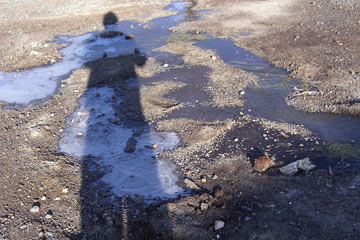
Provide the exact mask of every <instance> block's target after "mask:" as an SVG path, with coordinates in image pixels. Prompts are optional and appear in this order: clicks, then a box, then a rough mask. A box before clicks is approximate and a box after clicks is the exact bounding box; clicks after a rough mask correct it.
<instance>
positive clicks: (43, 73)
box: [0, 2, 191, 106]
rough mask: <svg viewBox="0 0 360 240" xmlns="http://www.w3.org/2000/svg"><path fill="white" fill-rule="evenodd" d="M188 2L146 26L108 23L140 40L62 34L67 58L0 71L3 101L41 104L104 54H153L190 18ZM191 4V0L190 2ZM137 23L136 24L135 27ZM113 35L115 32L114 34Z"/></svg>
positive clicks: (170, 8)
mask: <svg viewBox="0 0 360 240" xmlns="http://www.w3.org/2000/svg"><path fill="white" fill-rule="evenodd" d="M189 4H190V3H188V2H174V3H171V4H170V5H169V6H168V7H167V8H165V9H164V10H167V11H178V12H179V14H177V15H173V16H169V17H160V18H155V19H154V20H152V21H150V22H149V23H148V24H147V25H148V26H149V27H146V28H144V27H142V26H140V25H139V24H138V23H136V22H127V21H126V22H121V23H117V24H114V25H108V26H106V30H105V32H106V31H118V33H120V32H124V33H125V34H132V35H134V36H136V38H135V39H136V40H134V39H131V40H126V39H125V36H123V35H121V34H119V35H116V34H115V36H114V37H105V38H104V37H101V34H102V33H103V32H101V31H98V32H90V33H86V34H83V35H80V36H75V37H69V36H60V37H58V38H57V39H56V41H55V42H56V43H60V44H66V47H64V48H63V49H61V50H60V53H61V54H62V57H63V60H62V61H60V62H57V63H55V64H52V65H46V66H43V67H37V68H32V69H27V70H24V71H21V72H12V73H7V72H1V71H0V101H3V102H6V103H8V104H10V105H21V106H24V105H27V104H30V103H32V104H37V103H39V102H40V101H42V100H44V99H47V98H49V97H50V96H51V95H53V94H54V93H55V91H56V89H57V87H58V85H59V84H60V81H61V80H63V79H65V78H66V77H68V76H69V75H70V74H71V72H72V71H73V70H75V69H79V68H81V67H83V66H84V63H86V62H88V61H92V60H95V59H98V58H101V57H103V54H104V53H106V55H107V57H116V56H119V55H127V54H130V53H133V52H134V49H135V48H139V49H140V50H141V53H144V54H147V55H148V56H151V55H153V54H154V53H152V49H156V48H158V47H160V46H162V45H164V44H166V40H167V39H168V38H169V36H170V34H171V31H170V30H169V28H170V27H171V26H175V25H178V24H179V23H181V22H183V21H184V20H185V19H186V17H187V16H186V14H187V13H188V12H187V11H186V9H187V7H190V6H189ZM190 5H191V4H190ZM134 26H135V27H134ZM110 35H111V34H110Z"/></svg>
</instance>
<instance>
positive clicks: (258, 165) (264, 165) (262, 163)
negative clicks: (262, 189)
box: [254, 155, 275, 172]
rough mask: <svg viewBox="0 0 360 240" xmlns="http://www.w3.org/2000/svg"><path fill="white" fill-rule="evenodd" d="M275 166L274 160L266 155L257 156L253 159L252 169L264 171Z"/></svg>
mask: <svg viewBox="0 0 360 240" xmlns="http://www.w3.org/2000/svg"><path fill="white" fill-rule="evenodd" d="M273 166H275V162H274V161H273V160H272V159H270V158H269V157H268V156H267V155H264V156H262V157H258V158H256V159H255V161H254V169H255V170H256V171H258V172H265V171H266V170H267V169H269V168H271V167H273Z"/></svg>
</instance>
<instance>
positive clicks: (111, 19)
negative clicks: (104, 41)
mask: <svg viewBox="0 0 360 240" xmlns="http://www.w3.org/2000/svg"><path fill="white" fill-rule="evenodd" d="M117 22H118V18H117V16H116V15H115V14H114V13H113V12H108V13H106V14H105V15H104V19H103V24H104V26H105V27H106V26H107V25H111V24H115V23H117Z"/></svg>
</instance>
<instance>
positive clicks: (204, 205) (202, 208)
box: [200, 202, 209, 211]
mask: <svg viewBox="0 0 360 240" xmlns="http://www.w3.org/2000/svg"><path fill="white" fill-rule="evenodd" d="M208 208H209V204H208V203H204V202H203V203H201V205H200V210H201V211H205V210H207V209H208Z"/></svg>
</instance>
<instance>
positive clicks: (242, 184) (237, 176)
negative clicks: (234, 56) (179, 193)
mask: <svg viewBox="0 0 360 240" xmlns="http://www.w3.org/2000/svg"><path fill="white" fill-rule="evenodd" d="M167 3H169V1H162V0H161V1H160V0H157V1H140V0H138V1H71V2H68V3H64V4H62V5H61V7H59V5H58V3H57V2H56V1H38V2H36V3H35V2H33V1H25V0H20V1H0V12H1V14H0V26H1V27H0V43H1V44H0V54H1V56H2V57H1V59H0V69H1V70H2V71H17V70H21V69H24V68H29V67H35V66H39V65H43V64H47V63H52V62H54V61H59V60H60V59H61V56H60V55H59V53H58V52H57V50H58V49H59V48H61V47H62V46H61V45H56V44H50V43H49V41H51V40H53V39H54V38H55V37H56V36H58V35H78V34H82V33H85V32H88V31H93V30H100V29H102V28H103V25H102V18H103V16H104V14H105V13H106V12H108V11H113V12H114V13H115V14H116V15H117V16H118V17H119V20H120V21H122V20H128V19H132V20H136V21H139V22H146V21H148V20H150V19H152V18H155V17H159V16H166V15H169V14H173V13H171V12H166V11H163V10H162V8H163V7H164V6H165V5H166V4H167ZM195 3H196V6H195V7H194V9H193V10H210V11H205V12H202V13H201V14H200V15H201V17H202V18H201V19H200V20H197V21H192V22H186V23H184V24H181V25H180V26H178V27H175V28H174V29H173V30H174V31H179V32H189V31H191V32H197V31H198V32H206V33H209V34H211V35H214V36H217V37H221V38H230V39H232V40H233V41H234V42H235V43H236V44H237V45H238V46H241V47H244V48H245V49H248V50H250V51H252V52H253V53H256V54H258V55H259V56H262V57H264V58H266V59H267V60H269V61H270V62H271V63H273V64H275V65H277V66H282V67H284V68H286V69H288V70H289V71H291V73H292V74H293V75H294V76H296V77H299V78H300V79H301V80H302V81H303V82H304V85H303V88H301V89H298V90H296V91H294V92H293V94H292V95H291V96H289V98H288V103H289V104H291V105H293V106H295V107H297V108H299V109H303V110H306V111H314V112H316V111H327V112H335V113H343V112H345V113H350V114H359V110H360V108H359V107H360V105H359V94H360V93H359V89H360V88H359V87H360V85H359V78H360V75H359V62H360V61H359V57H360V55H359V54H358V49H359V42H358V39H359V35H360V33H359V28H358V26H359V21H360V17H359V11H358V10H359V4H358V3H357V2H356V1H355V0H354V1H325V0H316V1H296V0H266V1H235V0H225V1H224V0H222V1H218V0H199V1H197V2H196V1H193V4H194V5H195ZM191 43H192V42H188V41H176V42H172V43H169V44H167V45H166V46H163V47H162V48H160V49H157V50H156V51H157V52H166V53H171V54H178V55H174V56H172V57H171V58H170V57H169V58H168V59H166V61H167V63H171V64H170V65H171V66H170V67H169V66H164V65H163V63H161V64H160V63H159V62H157V60H156V59H153V58H148V59H146V60H145V59H143V57H142V56H141V55H137V54H130V55H126V56H119V57H116V58H102V59H99V60H95V61H93V62H89V63H87V64H86V66H85V67H84V68H82V69H78V70H76V71H74V72H73V73H72V74H71V76H70V77H69V78H67V79H65V80H64V81H63V82H62V84H61V87H60V89H59V91H58V92H57V93H56V94H55V95H54V96H53V97H52V98H50V99H48V100H46V101H44V102H42V103H40V104H38V105H30V106H27V107H24V108H21V109H18V110H15V109H6V108H3V109H2V110H1V111H0V136H1V137H0V146H1V155H0V156H1V157H0V159H1V166H0V176H1V177H0V179H1V184H0V189H1V194H0V239H358V238H359V237H360V231H359V227H360V226H359V225H360V217H359V214H358V212H359V207H360V205H359V202H358V196H359V194H360V190H359V189H360V177H359V169H360V166H359V163H358V160H359V157H358V156H359V148H358V147H354V146H353V145H349V144H347V145H346V144H344V145H341V144H338V145H336V144H333V143H328V142H325V141H322V139H320V138H319V137H318V136H316V135H313V134H312V133H311V132H310V131H309V130H307V129H305V128H304V127H302V126H297V125H291V124H288V123H278V122H271V121H268V120H266V119H261V118H254V117H251V116H250V115H249V114H248V113H247V112H242V111H243V110H242V109H241V107H242V106H243V99H242V97H241V96H239V94H238V93H239V91H240V90H242V89H245V88H246V87H247V86H249V85H251V84H254V83H256V81H257V78H256V77H255V76H253V75H251V74H249V73H247V72H245V71H243V70H240V69H237V68H234V67H233V66H230V65H227V64H226V63H224V62H223V61H222V60H221V59H220V58H219V56H217V55H216V54H215V53H214V52H212V51H206V50H202V49H200V48H197V47H195V46H194V45H192V44H191ZM134 65H137V66H139V67H134ZM108 66H112V68H111V69H109V67H108ZM196 73H201V74H199V75H196ZM193 74H194V75H195V76H197V77H198V79H199V80H198V82H196V81H195V83H196V84H199V86H200V87H199V86H197V85H196V86H195V85H191V84H192V83H191V80H192V79H193V78H190V77H191V76H192V75H193ZM200 75H201V76H200ZM175 76H176V77H177V78H175ZM129 77H130V78H131V77H137V78H138V79H139V80H138V81H139V82H142V81H144V82H146V83H147V84H144V85H142V86H141V87H137V86H128V85H127V84H125V82H124V80H126V79H128V78H129ZM189 79H190V80H189ZM202 81H204V84H203V83H202ZM201 84H203V85H201ZM98 86H110V87H113V88H115V89H117V92H116V94H117V95H118V96H122V97H123V98H124V99H125V100H124V101H125V103H128V104H127V105H126V106H127V107H125V108H122V109H117V110H118V114H121V115H122V116H125V117H126V118H127V119H129V120H133V119H138V118H144V122H145V123H146V124H147V125H149V126H152V127H155V128H156V129H157V130H161V131H169V132H176V133H177V134H178V136H179V137H180V138H181V143H180V145H179V147H178V148H177V149H175V150H174V151H165V152H164V153H162V154H161V156H159V157H164V158H167V159H169V160H170V161H172V162H173V163H175V164H176V165H177V167H178V168H177V174H178V175H179V177H180V181H179V184H180V186H182V187H184V188H188V189H189V190H190V191H191V194H190V196H183V197H179V198H177V199H175V200H171V201H166V200H158V201H156V202H155V203H154V204H150V205H147V204H144V202H143V200H142V199H141V197H136V198H130V197H128V196H123V197H114V195H113V194H112V192H111V189H110V188H109V187H108V186H106V185H102V184H101V183H99V181H98V180H99V178H101V177H102V176H103V175H104V174H105V173H104V170H103V169H100V168H99V165H98V163H97V160H96V159H94V158H93V157H91V156H87V157H84V158H76V157H71V156H68V155H66V154H64V153H62V152H60V150H59V145H58V143H59V139H60V137H61V134H62V133H63V131H64V129H65V128H66V120H67V118H68V117H69V116H70V115H71V114H72V113H73V112H74V110H75V109H76V108H77V105H78V102H77V101H78V100H79V98H80V97H81V96H82V94H83V93H84V92H85V91H86V89H87V88H89V87H98ZM187 86H190V87H189V88H186V87H187ZM181 89H187V90H186V91H185V92H181ZM199 89H200V90H202V91H204V94H203V95H204V96H205V97H204V99H203V100H201V99H200V100H199V101H200V102H198V99H197V98H194V95H195V96H196V97H199V96H200V94H199V95H197V92H196V91H198V90H199ZM177 93H180V94H177ZM205 93H206V94H205ZM136 94H138V96H137V98H138V99H135V100H134V95H136ZM134 101H135V103H134ZM136 104H139V105H140V108H139V106H137V107H136V106H135V107H134V105H136ZM4 105H5V104H4V103H2V104H1V106H4ZM190 105H191V106H193V105H194V106H200V107H201V106H205V107H209V108H210V107H212V108H215V109H218V108H217V107H220V108H219V109H221V108H222V107H234V106H235V107H239V109H240V110H242V111H241V112H240V111H239V112H237V113H236V117H233V118H229V119H225V120H221V119H220V120H219V119H218V120H213V121H210V120H209V121H204V120H201V119H197V118H196V117H197V115H200V112H197V111H198V108H196V107H195V108H194V109H195V114H194V113H191V114H190V113H189V112H190V111H189V109H190V108H189V106H190ZM134 108H135V110H134ZM181 111H183V112H181ZM174 112H180V113H181V114H182V115H181V116H182V117H171V114H172V113H174ZM220 113H221V112H220ZM214 115H215V116H216V114H214ZM169 116H170V117H169ZM215 119H216V118H215ZM264 154H267V155H268V156H270V157H271V158H272V159H273V160H275V166H273V167H272V168H271V169H269V170H267V171H266V172H257V171H255V170H254V161H255V159H256V158H257V157H259V156H262V155H264ZM304 157H310V158H311V160H312V161H314V163H315V164H316V165H318V168H316V169H315V170H313V171H310V172H306V173H300V174H298V175H296V176H284V175H282V174H280V173H279V170H278V169H279V167H280V166H283V165H284V164H287V163H289V162H293V161H295V160H298V159H302V158H304ZM329 166H330V168H329ZM185 179H187V180H190V181H191V182H192V183H193V184H195V185H196V186H197V187H196V188H197V189H195V188H194V186H192V187H189V185H187V184H186V182H188V181H185ZM34 206H39V209H38V211H35V212H31V209H33V207H34ZM216 221H222V222H223V223H224V227H223V228H220V229H219V230H215V229H214V224H215V222H216Z"/></svg>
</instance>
